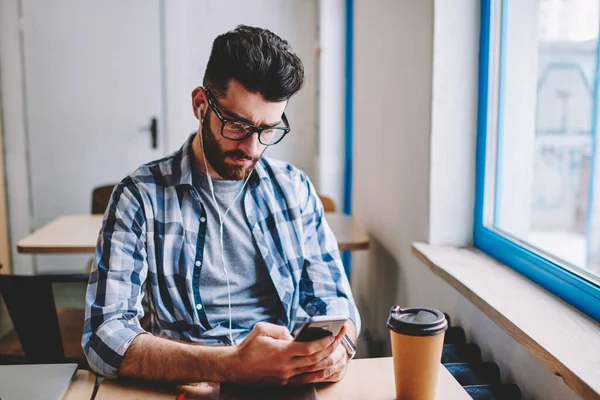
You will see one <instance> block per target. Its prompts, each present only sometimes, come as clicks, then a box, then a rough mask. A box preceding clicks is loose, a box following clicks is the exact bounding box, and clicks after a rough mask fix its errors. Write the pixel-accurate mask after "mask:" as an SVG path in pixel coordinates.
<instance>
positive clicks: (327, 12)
mask: <svg viewBox="0 0 600 400" xmlns="http://www.w3.org/2000/svg"><path fill="white" fill-rule="evenodd" d="M345 3H346V2H345V0H320V2H319V5H320V8H319V47H320V51H319V54H320V57H319V59H318V64H319V96H318V97H319V99H318V101H319V118H318V120H319V138H318V154H319V164H320V166H321V168H319V169H318V174H319V175H318V177H319V179H318V188H319V192H320V193H321V194H324V195H326V196H329V197H331V198H332V199H333V200H334V201H335V204H336V206H337V208H338V209H342V208H343V206H344V204H343V199H344V172H345V163H344V156H345V148H346V147H345V146H346V142H345V136H344V132H345V122H344V121H345V108H344V101H345V96H346V63H345V57H346V52H345V46H346V14H345V13H346V4H345Z"/></svg>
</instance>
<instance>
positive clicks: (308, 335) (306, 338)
mask: <svg viewBox="0 0 600 400" xmlns="http://www.w3.org/2000/svg"><path fill="white" fill-rule="evenodd" d="M345 322H346V319H338V320H327V321H318V322H316V321H308V322H306V323H305V324H304V325H303V326H302V328H301V329H300V331H299V332H298V333H297V334H296V339H295V340H296V341H297V342H312V341H313V340H318V339H321V338H324V337H326V336H335V335H337V334H338V333H339V331H340V329H342V326H344V323H345Z"/></svg>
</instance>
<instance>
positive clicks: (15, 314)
mask: <svg viewBox="0 0 600 400" xmlns="http://www.w3.org/2000/svg"><path fill="white" fill-rule="evenodd" d="M0 267H1V266H0ZM87 280H88V276H87V274H68V275H5V274H4V275H3V274H0V295H1V296H2V298H3V299H4V303H5V304H6V308H7V309H8V313H9V315H10V318H11V320H12V323H13V326H14V330H13V331H11V332H9V333H7V334H6V335H5V336H3V337H2V338H0V364H23V363H36V364H38V363H60V362H75V363H77V364H78V366H79V368H84V369H88V370H89V369H90V368H89V366H88V363H87V360H86V358H85V355H84V354H83V349H82V348H81V336H82V334H83V321H84V310H82V309H81V310H80V309H56V306H55V303H54V294H53V292H52V284H53V283H58V282H81V281H87Z"/></svg>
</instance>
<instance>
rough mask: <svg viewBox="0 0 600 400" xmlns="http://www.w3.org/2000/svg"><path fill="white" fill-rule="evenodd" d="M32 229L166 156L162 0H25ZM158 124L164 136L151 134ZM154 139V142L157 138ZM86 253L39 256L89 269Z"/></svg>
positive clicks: (47, 262)
mask: <svg viewBox="0 0 600 400" xmlns="http://www.w3.org/2000/svg"><path fill="white" fill-rule="evenodd" d="M21 3H22V22H21V26H22V32H23V33H22V38H23V39H22V42H21V43H22V44H21V45H22V54H23V65H24V67H23V68H24V69H23V77H24V89H25V112H26V124H27V125H26V134H27V137H28V142H29V143H28V145H29V146H28V148H29V155H28V156H29V157H28V166H29V174H30V176H29V179H30V202H31V203H30V205H29V207H30V214H31V225H32V227H33V228H34V229H37V228H39V227H41V226H43V225H44V224H46V223H48V222H49V221H51V220H52V219H54V218H56V217H58V216H61V215H64V214H71V213H89V212H90V207H91V193H92V189H93V188H94V187H95V186H99V185H104V184H109V183H117V182H118V181H120V180H121V179H122V178H124V177H125V176H126V175H127V174H128V173H129V172H131V171H133V170H134V169H135V168H137V167H138V166H139V165H141V164H144V163H146V162H149V161H151V160H154V159H157V158H160V157H162V156H164V151H163V148H164V145H163V143H164V132H163V129H162V127H163V126H164V124H163V115H162V110H163V101H162V90H161V88H162V80H161V64H162V63H161V45H160V42H161V40H160V39H161V37H160V31H161V29H160V20H161V18H160V13H161V10H160V7H159V0H127V1H119V0H110V1H99V0H52V1H47V0H21ZM152 119H155V121H156V139H155V140H153V138H152V134H151V132H150V130H149V128H150V126H151V121H152ZM153 142H154V143H153ZM89 258H90V256H89V255H87V256H58V255H56V256H36V260H35V262H34V265H35V266H36V267H37V269H38V270H39V271H44V270H65V269H66V270H80V269H82V268H83V267H84V266H85V262H86V261H87V260H88V259H89Z"/></svg>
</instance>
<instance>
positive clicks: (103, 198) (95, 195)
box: [92, 185, 116, 214]
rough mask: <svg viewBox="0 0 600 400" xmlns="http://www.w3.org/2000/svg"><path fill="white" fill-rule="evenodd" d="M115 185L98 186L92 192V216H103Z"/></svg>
mask: <svg viewBox="0 0 600 400" xmlns="http://www.w3.org/2000/svg"><path fill="white" fill-rule="evenodd" d="M115 186H116V185H105V186H98V187H96V188H94V190H93V191H92V214H104V212H105V211H106V207H108V203H109V201H110V195H111V194H112V191H113V189H114V187H115Z"/></svg>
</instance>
